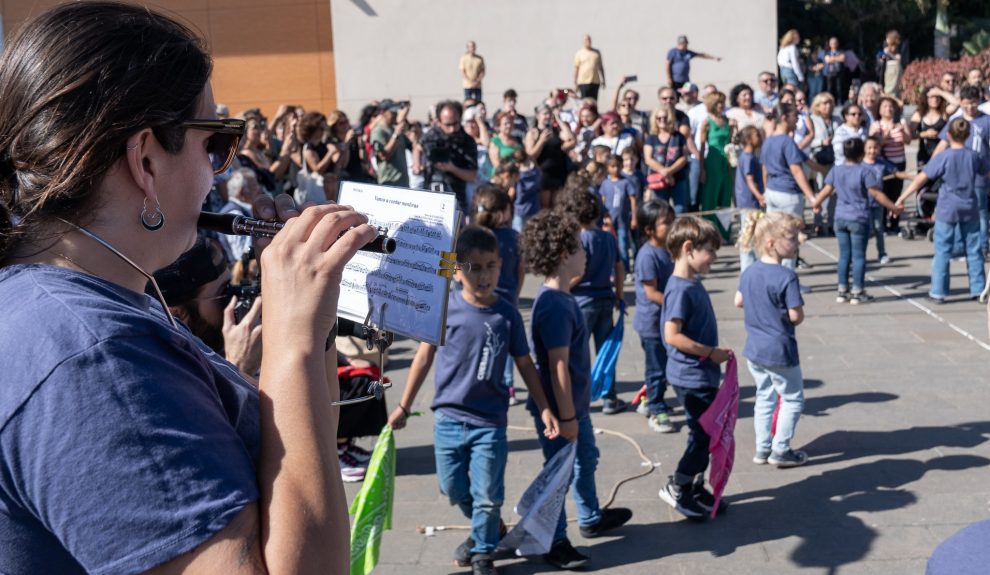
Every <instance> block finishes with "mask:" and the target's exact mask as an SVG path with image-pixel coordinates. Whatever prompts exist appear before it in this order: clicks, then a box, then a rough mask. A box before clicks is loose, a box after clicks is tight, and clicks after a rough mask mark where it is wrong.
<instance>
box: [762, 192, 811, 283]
mask: <svg viewBox="0 0 990 575" xmlns="http://www.w3.org/2000/svg"><path fill="white" fill-rule="evenodd" d="M763 197H764V198H766V200H767V213H768V214H770V213H773V212H784V213H787V214H793V215H795V216H797V217H799V218H801V220H802V221H803V220H804V194H802V193H801V192H797V193H790V192H780V191H776V190H767V191H766V192H764V194H763ZM780 265H782V266H784V267H785V268H791V269H794V268H795V267H796V266H797V259H796V258H795V259H786V260H781V262H780Z"/></svg>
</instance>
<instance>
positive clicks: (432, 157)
mask: <svg viewBox="0 0 990 575" xmlns="http://www.w3.org/2000/svg"><path fill="white" fill-rule="evenodd" d="M426 158H427V160H429V162H430V163H431V164H437V163H440V162H449V161H450V160H451V155H450V144H449V143H448V142H447V141H446V140H443V139H440V140H437V141H436V142H433V143H432V145H431V146H430V147H429V149H427V150H426Z"/></svg>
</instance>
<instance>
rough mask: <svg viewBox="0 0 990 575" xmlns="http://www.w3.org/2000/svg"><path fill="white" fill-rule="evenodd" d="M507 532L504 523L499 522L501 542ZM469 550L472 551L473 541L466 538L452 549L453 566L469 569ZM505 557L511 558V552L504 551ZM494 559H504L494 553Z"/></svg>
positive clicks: (507, 529)
mask: <svg viewBox="0 0 990 575" xmlns="http://www.w3.org/2000/svg"><path fill="white" fill-rule="evenodd" d="M508 532H509V528H508V527H507V526H506V525H505V521H503V520H501V519H500V520H499V523H498V538H499V539H500V540H501V539H502V538H503V537H505V534H506V533H508ZM471 549H474V539H472V538H470V537H468V538H467V539H465V540H464V541H462V542H461V544H460V545H458V546H457V549H454V565H457V566H458V567H470V566H471ZM506 553H507V555H506V557H513V556H514V555H513V553H512V550H511V549H509V550H506ZM492 557H493V558H494V559H505V557H502V556H501V555H500V554H499V553H497V552H496V553H494V554H493V555H492Z"/></svg>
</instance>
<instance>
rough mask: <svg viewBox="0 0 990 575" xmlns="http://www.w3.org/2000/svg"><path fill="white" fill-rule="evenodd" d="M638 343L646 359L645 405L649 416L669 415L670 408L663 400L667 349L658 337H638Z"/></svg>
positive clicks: (665, 383)
mask: <svg viewBox="0 0 990 575" xmlns="http://www.w3.org/2000/svg"><path fill="white" fill-rule="evenodd" d="M639 343H640V345H642V346H643V356H644V357H645V358H646V401H647V403H646V405H647V406H648V407H649V408H650V415H657V414H659V413H669V412H670V407H669V406H668V405H667V402H666V401H664V399H663V396H664V393H666V391H667V374H666V368H667V349H666V348H665V347H664V346H663V340H661V339H660V338H659V337H640V338H639Z"/></svg>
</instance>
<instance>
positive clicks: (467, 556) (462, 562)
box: [454, 537, 474, 567]
mask: <svg viewBox="0 0 990 575" xmlns="http://www.w3.org/2000/svg"><path fill="white" fill-rule="evenodd" d="M473 548H474V539H472V538H470V537H468V538H467V539H465V540H464V541H462V542H461V544H460V545H458V546H457V549H454V565H457V566H458V567H470V566H471V549H473Z"/></svg>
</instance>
